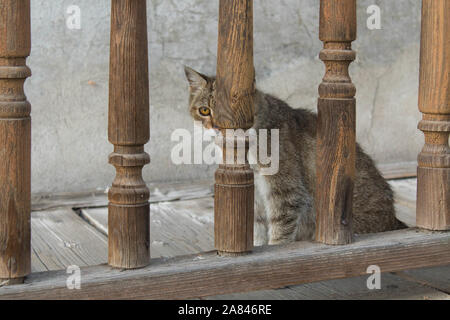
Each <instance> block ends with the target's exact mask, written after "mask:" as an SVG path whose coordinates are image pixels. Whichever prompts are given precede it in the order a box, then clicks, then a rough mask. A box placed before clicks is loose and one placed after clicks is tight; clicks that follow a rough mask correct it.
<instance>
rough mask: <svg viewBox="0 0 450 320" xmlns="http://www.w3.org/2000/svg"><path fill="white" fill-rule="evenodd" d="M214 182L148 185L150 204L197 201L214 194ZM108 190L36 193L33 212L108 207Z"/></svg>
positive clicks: (154, 183) (33, 198)
mask: <svg viewBox="0 0 450 320" xmlns="http://www.w3.org/2000/svg"><path fill="white" fill-rule="evenodd" d="M213 184H214V181H209V180H199V181H195V182H192V181H188V182H171V183H162V182H161V183H156V182H152V183H149V184H148V188H149V189H150V203H157V202H162V201H176V200H187V199H197V198H203V197H207V196H212V195H213V194H214V190H213V188H214V187H213ZM107 193H108V192H107V190H102V189H99V190H92V191H88V192H78V193H73V192H71V193H50V194H49V193H36V194H33V195H32V211H43V210H49V209H54V208H62V207H71V208H76V209H77V208H97V207H106V206H108V194H107Z"/></svg>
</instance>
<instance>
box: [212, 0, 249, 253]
mask: <svg viewBox="0 0 450 320" xmlns="http://www.w3.org/2000/svg"><path fill="white" fill-rule="evenodd" d="M254 79H255V71H254V67H253V1H252V0H220V4H219V43H218V51H217V108H216V109H215V112H216V116H215V119H217V120H218V121H217V122H216V123H215V125H217V126H218V127H220V128H222V129H223V130H222V132H223V135H224V144H223V151H224V152H223V154H224V163H223V164H221V165H220V166H219V169H218V170H217V171H216V174H215V179H216V184H215V199H214V243H215V248H216V249H217V250H218V251H219V253H221V254H230V255H239V254H244V253H246V252H249V251H251V250H252V248H253V214H254V213H253V210H254V182H253V171H252V170H251V168H250V166H249V164H248V159H247V158H246V154H247V152H246V151H247V150H248V141H247V142H244V143H243V144H242V145H240V144H238V143H237V140H239V139H242V138H243V137H236V136H231V135H226V133H225V129H239V128H241V129H244V130H246V129H249V128H251V127H252V125H253V117H254V93H255V86H254ZM235 142H236V143H235ZM227 143H228V145H229V147H227ZM233 145H234V146H233ZM232 146H233V147H232ZM240 146H241V147H243V148H244V150H242V149H241V152H244V153H245V161H244V163H239V162H238V161H236V159H237V158H238V157H237V156H238V149H239V148H240ZM230 152H232V153H233V155H232V156H231V157H228V158H231V159H234V161H231V162H230V161H229V162H226V159H227V154H229V153H230Z"/></svg>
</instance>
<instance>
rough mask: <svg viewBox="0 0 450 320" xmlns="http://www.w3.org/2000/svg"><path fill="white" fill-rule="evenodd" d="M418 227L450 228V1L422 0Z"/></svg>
mask: <svg viewBox="0 0 450 320" xmlns="http://www.w3.org/2000/svg"><path fill="white" fill-rule="evenodd" d="M420 53H421V54H420V85H419V110H420V111H421V112H422V113H423V119H422V121H420V123H419V129H420V130H422V131H423V133H424V135H425V145H424V147H423V149H422V151H421V153H420V154H419V156H418V164H419V166H418V169H417V215H416V222H417V226H418V227H422V228H426V229H431V230H449V229H450V148H449V144H448V139H449V135H450V104H449V102H450V77H449V73H450V1H448V0H423V2H422V36H421V50H420Z"/></svg>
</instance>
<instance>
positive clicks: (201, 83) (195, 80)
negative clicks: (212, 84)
mask: <svg viewBox="0 0 450 320" xmlns="http://www.w3.org/2000/svg"><path fill="white" fill-rule="evenodd" d="M184 73H185V74H186V79H187V80H188V81H189V86H190V87H191V90H193V91H195V90H197V89H201V88H204V87H206V85H207V84H208V81H207V77H206V76H205V75H203V74H201V73H199V72H197V71H195V70H194V69H192V68H189V67H188V66H184Z"/></svg>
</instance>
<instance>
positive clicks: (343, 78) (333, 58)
mask: <svg viewBox="0 0 450 320" xmlns="http://www.w3.org/2000/svg"><path fill="white" fill-rule="evenodd" d="M319 37H320V40H322V41H323V42H324V49H323V50H322V51H321V52H320V59H321V60H322V61H323V62H324V64H325V67H326V73H325V77H324V78H323V82H322V83H321V84H320V86H319V96H320V97H319V101H318V121H317V158H316V175H317V180H316V194H315V209H316V240H317V241H320V242H323V243H327V244H347V243H350V242H351V241H352V202H353V201H352V200H353V185H354V176H355V153H356V147H355V143H356V142H355V127H356V124H355V113H356V112H355V105H356V102H355V98H354V96H355V93H356V89H355V86H354V85H353V84H352V82H351V79H350V76H349V73H348V67H349V65H350V63H351V62H352V61H353V60H354V59H355V52H354V51H352V47H351V45H352V41H354V40H355V39H356V0H339V1H335V0H321V1H320V32H319Z"/></svg>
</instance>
